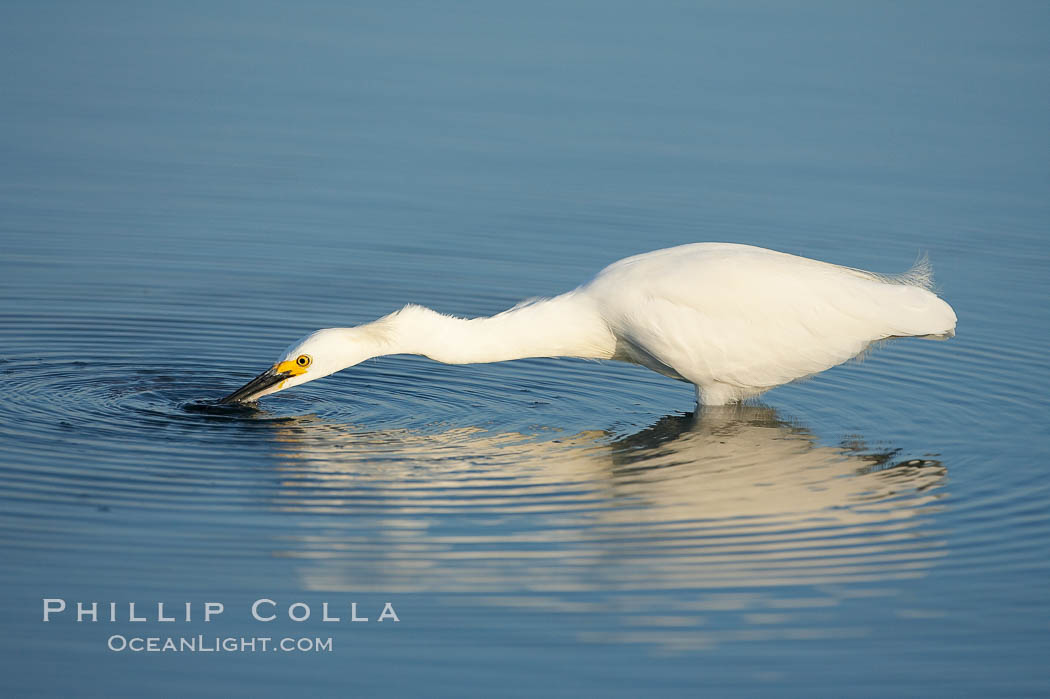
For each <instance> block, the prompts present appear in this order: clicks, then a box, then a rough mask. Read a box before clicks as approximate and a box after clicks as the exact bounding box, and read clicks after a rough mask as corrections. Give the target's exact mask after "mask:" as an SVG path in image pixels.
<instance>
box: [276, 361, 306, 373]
mask: <svg viewBox="0 0 1050 699" xmlns="http://www.w3.org/2000/svg"><path fill="white" fill-rule="evenodd" d="M273 369H274V371H276V372H277V373H278V374H284V373H288V374H291V375H292V376H299V375H300V374H305V373H306V367H304V366H299V365H298V364H296V362H295V360H294V359H289V360H288V361H286V362H281V363H280V364H278V365H277V366H275V367H274V368H273Z"/></svg>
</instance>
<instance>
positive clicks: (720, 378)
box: [221, 243, 956, 405]
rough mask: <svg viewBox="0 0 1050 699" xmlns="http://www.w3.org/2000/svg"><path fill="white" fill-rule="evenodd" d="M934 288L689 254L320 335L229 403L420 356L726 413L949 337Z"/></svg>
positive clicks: (709, 248)
mask: <svg viewBox="0 0 1050 699" xmlns="http://www.w3.org/2000/svg"><path fill="white" fill-rule="evenodd" d="M930 286H931V280H930V268H929V265H928V263H927V262H926V260H925V259H923V260H920V261H919V262H918V263H917V264H916V265H915V266H914V267H913V268H912V269H911V270H909V271H908V272H907V273H905V274H902V275H897V276H883V275H878V274H873V273H872V272H865V271H863V270H859V269H851V268H849V267H840V266H838V265H833V264H829V263H826V262H819V261H817V260H811V259H808V258H805V257H798V256H795V255H789V254H786V253H782V252H776V251H773V250H766V249H764V248H758V247H753V246H750V245H736V244H731V243H695V244H692V245H681V246H678V247H673V248H667V249H665V250H656V251H654V252H649V253H645V254H643V255H635V256H634V257H628V258H626V259H623V260H620V261H619V262H616V263H613V264H611V265H609V266H608V267H606V268H605V269H603V270H602V271H601V272H599V273H598V275H597V276H595V277H594V279H592V280H591V281H589V282H587V283H586V284H584V285H583V286H580V287H578V288H576V289H574V290H573V291H569V292H567V293H564V294H561V295H560V296H555V297H553V298H548V299H536V300H530V301H526V302H523V303H520V304H518V305H517V306H515V307H513V308H511V309H509V310H506V311H503V312H502V313H499V314H497V315H494V316H491V317H483V318H471V319H466V318H455V317H452V316H448V315H442V314H440V313H437V312H435V311H432V310H430V309H429V308H424V307H422V306H416V305H408V306H405V307H404V308H402V309H401V310H399V311H396V312H394V313H391V314H390V315H388V316H385V317H383V318H380V319H378V320H376V321H373V322H371V323H366V324H364V325H359V326H357V327H352V328H328V329H326V330H318V331H317V332H314V333H312V334H310V335H307V336H306V337H304V338H303V339H301V340H299V341H298V342H296V343H295V344H293V345H292V346H291V347H289V348H288V350H287V351H286V352H285V353H284V354H283V355H282V356H281V359H280V360H279V361H277V362H276V363H275V364H274V365H273V366H272V367H271V368H270V369H268V370H267V371H265V372H263V373H262V374H260V375H259V376H257V377H256V378H255V379H253V380H252V381H250V382H249V383H248V384H246V385H245V386H243V387H241V388H239V389H237V390H236V391H234V392H233V393H231V394H230V395H228V396H226V397H225V398H223V399H222V401H221V402H223V403H233V402H248V401H254V400H257V399H258V398H260V397H262V396H265V395H268V394H270V393H275V392H277V391H281V390H284V389H286V388H291V387H292V386H298V385H300V384H303V383H306V382H307V381H313V380H315V379H319V378H322V377H324V376H328V375H329V374H333V373H335V372H337V371H340V370H342V369H345V368H347V367H351V366H354V365H355V364H359V363H360V362H363V361H364V360H366V359H371V358H373V357H378V356H382V355H388V354H419V355H423V356H426V357H429V358H431V359H435V360H437V361H439V362H444V363H446V364H471V363H477V362H502V361H506V360H509V359H523V358H525V357H583V358H589V359H615V360H619V361H624V362H632V363H634V364H640V365H642V366H645V367H648V368H650V369H652V370H653V371H656V372H659V373H661V374H663V375H665V376H669V377H671V378H673V379H678V380H680V381H686V382H689V383H692V384H694V385H695V386H696V399H697V402H698V403H701V404H705V405H723V404H726V403H733V402H737V401H740V400H743V399H745V398H748V397H751V396H755V395H758V394H759V393H762V392H763V391H767V390H769V389H771V388H773V387H775V386H779V385H781V384H785V383H788V382H789V381H794V380H795V379H799V378H802V377H805V376H810V375H812V374H816V373H817V372H820V371H824V370H825V369H828V368H830V367H833V366H835V365H836V364H841V363H842V362H845V361H847V360H849V359H851V358H852V357H855V356H857V355H858V354H860V353H861V352H863V351H864V350H865V348H867V347H868V346H869V345H871V344H872V343H873V342H878V341H880V340H885V339H887V338H892V337H910V336H917V337H931V338H938V339H943V338H948V337H952V336H953V335H954V334H955V322H956V317H955V312H954V311H953V310H952V308H951V306H949V305H948V304H947V303H945V302H944V301H943V300H941V299H940V298H938V297H937V296H936V295H934V294H933V293H932V292H931V291H930V290H929V288H930Z"/></svg>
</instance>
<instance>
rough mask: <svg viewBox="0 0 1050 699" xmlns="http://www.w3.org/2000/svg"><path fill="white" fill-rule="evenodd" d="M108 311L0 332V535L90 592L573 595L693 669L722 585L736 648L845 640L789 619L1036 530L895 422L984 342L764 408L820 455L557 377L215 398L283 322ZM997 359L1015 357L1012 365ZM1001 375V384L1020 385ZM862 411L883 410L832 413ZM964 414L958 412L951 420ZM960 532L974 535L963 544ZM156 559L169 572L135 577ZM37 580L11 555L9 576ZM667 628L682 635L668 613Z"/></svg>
mask: <svg viewBox="0 0 1050 699" xmlns="http://www.w3.org/2000/svg"><path fill="white" fill-rule="evenodd" d="M57 288H58V289H59V290H60V291H61V287H60V286H59V287H57ZM39 293H40V295H41V296H42V297H45V298H46V297H47V295H48V293H55V289H54V288H51V289H43V288H41V289H39ZM100 297H101V298H95V299H81V300H77V301H72V302H69V303H68V304H67V306H66V307H65V308H63V309H59V308H58V307H57V306H56V307H55V308H53V309H52V310H51V311H50V312H45V313H43V314H40V315H36V316H30V315H28V314H21V313H6V314H2V315H0V333H2V334H3V336H4V337H5V338H6V344H5V353H4V355H3V356H2V357H0V378H2V380H3V384H4V387H5V401H4V402H3V404H2V405H0V441H2V442H3V443H4V445H5V448H6V450H7V453H8V458H7V459H6V460H5V462H4V465H3V467H2V470H0V474H2V476H3V478H4V480H5V485H6V488H5V491H4V494H3V496H2V497H3V499H4V502H5V506H4V509H3V514H2V515H0V533H2V534H3V536H4V537H5V539H6V540H7V541H8V544H7V545H8V547H9V548H10V549H11V550H15V551H23V552H27V553H28V552H50V554H51V555H61V556H62V557H63V559H64V560H69V561H76V566H77V568H78V570H80V571H81V572H82V573H85V574H88V575H89V576H90V577H92V578H93V579H96V580H98V581H106V580H114V581H115V580H117V579H122V578H121V576H125V575H126V572H127V571H126V569H125V568H124V567H122V566H119V565H118V566H115V567H114V566H113V565H112V557H113V556H117V555H119V557H120V558H121V559H126V560H128V561H137V563H135V564H134V565H135V567H136V569H137V573H136V576H135V580H136V581H137V584H138V585H140V586H142V585H149V586H153V587H155V588H156V589H158V590H161V591H163V590H169V589H180V587H181V586H186V585H193V584H198V583H199V581H200V576H201V575H202V574H203V576H204V579H205V580H208V579H212V578H215V577H216V576H219V577H221V579H222V580H223V584H225V585H232V586H234V587H235V588H236V589H239V590H244V591H249V590H252V589H254V587H255V586H257V585H258V581H259V580H270V581H274V580H278V581H281V584H282V585H284V586H286V587H288V588H290V589H299V590H304V591H310V592H317V593H324V592H346V593H351V592H356V593H360V592H375V593H387V594H391V593H429V594H446V593H447V594H460V593H470V594H473V595H480V596H482V598H483V599H484V600H486V601H485V602H484V603H485V604H489V605H506V606H513V607H523V608H530V607H531V606H534V605H544V606H546V607H548V608H550V607H553V608H558V607H560V606H563V605H564V606H566V607H567V608H573V606H574V605H576V604H578V603H579V602H578V600H579V596H580V595H581V594H583V595H588V596H589V597H588V599H589V602H588V604H592V605H597V607H596V608H620V607H622V606H623V605H624V604H628V606H631V607H632V608H634V609H636V610H637V613H638V616H637V617H631V619H632V620H631V621H630V622H629V623H630V628H627V627H621V626H617V625H614V626H613V627H609V628H606V629H604V630H601V631H592V632H589V634H588V635H585V636H586V637H587V638H589V639H590V640H593V641H597V642H617V643H618V642H642V643H658V644H660V645H664V646H668V647H684V648H689V647H702V646H705V645H710V644H712V643H719V642H723V641H728V640H733V639H734V638H735V637H734V636H733V635H732V634H728V635H726V634H722V635H719V634H714V635H712V634H711V632H709V631H705V632H701V631H700V630H699V627H700V626H702V624H701V622H700V617H699V616H698V615H700V614H703V615H705V616H710V615H711V614H712V613H713V612H712V609H711V608H710V606H709V604H708V603H701V602H698V599H700V598H698V595H700V596H701V597H704V598H706V596H709V595H719V594H725V593H726V591H733V595H735V597H734V600H735V601H734V602H733V604H732V605H731V607H732V609H733V610H734V611H733V613H734V614H740V615H743V618H744V621H743V622H742V623H743V624H744V625H745V626H746V627H753V628H752V631H753V633H752V634H751V635H750V636H748V635H744V636H739V638H752V639H761V638H780V637H785V635H786V636H788V637H790V636H798V637H805V636H807V635H813V634H816V635H818V636H819V635H821V634H832V635H842V634H845V635H849V634H851V633H855V632H856V631H857V630H856V629H845V628H840V627H838V626H835V625H832V626H833V627H834V628H830V627H829V628H824V627H823V624H824V622H822V621H821V616H820V612H819V611H818V612H811V611H808V610H810V609H811V608H812V609H817V610H819V609H823V608H825V607H827V606H829V605H831V606H834V605H837V604H839V603H841V602H843V600H846V599H849V598H850V597H851V596H852V595H853V594H855V592H856V591H857V590H858V589H859V590H867V591H868V593H870V592H871V591H872V589H873V588H874V589H876V590H887V589H889V588H888V587H887V586H890V585H895V584H901V583H902V582H903V581H908V580H915V579H917V578H922V577H923V576H927V575H929V574H931V573H932V572H933V571H935V570H941V571H944V570H964V569H966V568H967V567H969V566H972V565H975V564H979V565H991V564H999V563H1002V562H1004V561H1005V562H1007V563H1010V564H1013V565H1023V564H1024V563H1023V562H1024V561H1026V560H1033V557H1034V556H1035V555H1036V551H1035V550H1034V549H1033V548H1032V547H1031V546H1027V545H1025V544H1023V543H1019V544H1018V545H1017V546H1016V547H1015V548H1014V549H1013V551H1012V552H1011V553H1009V554H1005V553H1003V551H1002V549H1000V548H997V547H996V546H994V545H993V543H992V540H991V539H989V538H988V537H989V535H988V533H987V532H989V531H995V530H999V531H1003V530H1005V529H1007V528H1009V527H1010V526H1012V522H1013V521H1014V520H1016V519H1020V518H1025V517H1031V516H1032V515H1031V510H1030V507H1029V505H1028V504H1026V503H1027V502H1028V501H1027V500H1026V499H1025V498H1020V497H1017V495H1016V494H1017V493H1019V492H1020V491H1019V490H1015V489H1007V490H999V491H996V493H994V494H993V493H989V494H988V496H987V497H983V498H973V499H969V500H966V501H964V502H955V503H954V505H953V504H952V499H951V498H949V497H948V496H949V493H950V488H949V485H950V483H951V477H952V475H953V474H954V473H955V472H956V471H957V470H959V469H966V468H969V467H971V466H972V465H973V460H972V457H970V456H969V455H968V454H967V453H965V452H964V451H961V450H960V449H954V456H951V458H948V457H946V456H945V453H946V452H952V451H953V447H954V446H955V443H954V442H953V441H952V440H951V439H946V438H941V439H939V440H938V441H936V442H934V443H929V444H927V443H925V441H924V437H923V435H922V434H921V430H920V431H916V428H915V427H914V426H915V425H916V424H918V422H921V421H923V420H926V421H927V424H929V421H928V418H927V417H926V413H925V412H924V411H927V410H928V407H927V406H928V405H931V404H936V403H941V404H944V403H948V402H950V398H949V397H948V396H947V395H946V392H947V391H948V390H949V388H953V389H954V387H955V386H954V384H953V382H954V381H955V379H954V377H955V376H957V375H958V374H959V373H960V372H973V371H975V367H977V366H979V365H980V364H981V363H982V362H985V361H987V360H988V359H989V355H987V354H986V353H982V350H981V349H980V348H967V347H966V346H965V345H964V346H963V349H962V351H959V349H958V348H957V345H952V344H944V343H941V344H936V345H934V344H932V343H927V344H923V343H917V342H913V343H904V344H902V345H900V346H899V347H895V348H894V349H887V350H884V351H883V352H880V353H877V354H876V355H874V356H873V357H871V358H869V359H868V360H867V361H865V362H864V363H862V364H854V365H850V366H848V367H843V368H841V369H839V370H835V371H833V372H830V373H829V374H828V375H826V376H822V377H820V378H818V379H816V380H814V381H811V382H808V383H804V384H801V385H799V386H795V387H789V388H786V389H782V390H783V391H784V392H785V394H786V395H788V396H791V398H792V402H794V403H796V404H797V405H798V406H799V408H798V413H797V414H799V415H803V414H806V415H810V416H811V419H813V420H816V421H817V423H818V424H822V425H837V427H835V428H834V430H837V432H836V431H834V430H833V431H831V432H830V433H828V434H823V435H821V434H817V431H816V430H815V429H814V427H812V426H810V425H807V424H806V420H805V419H800V420H795V419H793V418H792V417H790V416H789V415H787V414H785V413H782V412H781V411H778V410H776V409H774V408H772V407H768V406H762V405H755V406H745V407H737V408H724V409H707V410H702V411H700V412H698V413H695V414H694V413H685V412H672V413H671V414H666V410H667V406H676V405H677V406H681V408H683V409H688V407H689V406H690V403H691V400H692V394H691V391H690V390H689V388H688V387H685V386H682V385H679V384H675V383H674V382H670V381H667V380H665V379H663V378H662V377H659V376H657V375H655V374H652V373H650V372H646V371H644V370H641V369H637V368H634V367H626V366H622V365H615V364H605V365H600V364H597V363H593V362H583V361H575V360H526V361H520V362H511V363H507V364H497V365H488V366H461V367H449V366H444V365H440V364H437V363H434V362H430V361H428V360H425V359H421V358H415V357H390V358H383V359H379V360H374V361H370V362H366V363H365V364H363V365H360V366H358V367H355V368H353V369H352V370H349V371H346V372H342V373H340V374H338V375H335V376H333V377H329V378H328V379H325V380H323V381H318V382H313V383H310V384H308V385H305V386H302V387H298V388H297V389H295V390H292V391H287V392H284V393H282V394H281V395H280V396H275V397H271V398H268V399H266V400H264V401H262V403H261V404H258V405H255V406H220V405H217V404H216V402H215V399H217V398H218V397H219V396H222V395H224V394H226V393H228V392H229V391H230V390H231V389H232V388H234V387H236V386H238V385H240V384H242V383H243V382H244V381H245V380H247V379H249V378H251V377H252V376H253V375H255V374H256V373H257V372H258V371H259V370H261V369H262V368H263V367H265V366H267V365H268V364H269V363H270V362H271V361H272V360H273V359H274V358H275V357H274V356H272V355H270V354H269V352H272V351H273V348H281V347H283V346H284V345H286V344H287V342H288V341H290V340H291V339H294V334H293V333H290V332H289V331H288V329H287V328H286V327H284V325H283V324H282V323H275V322H274V320H273V308H272V307H271V308H268V309H266V310H265V311H261V310H259V309H258V308H257V307H256V306H254V305H251V304H246V305H244V306H243V307H239V306H237V305H236V304H235V302H234V301H227V302H226V303H224V304H220V305H219V306H218V307H217V308H216V309H211V313H221V314H222V315H223V316H224V317H228V318H233V319H236V320H233V321H226V320H223V321H222V322H220V321H218V320H216V319H209V316H207V315H206V316H202V317H195V316H194V314H193V312H192V308H188V307H187V306H185V305H180V304H174V303H171V301H170V300H169V299H167V298H164V297H162V298H158V299H156V300H155V302H153V303H144V302H143V301H142V299H140V298H139V299H135V300H134V301H132V300H131V299H130V298H129V297H128V295H127V293H126V292H122V291H120V290H118V289H114V290H111V291H109V292H100ZM94 306H99V307H103V308H105V309H106V312H105V313H103V314H93V313H92V312H91V309H92V308H93V307H94ZM287 314H288V315H291V310H290V309H289V310H288V313H287ZM278 315H280V314H278ZM316 324H317V325H321V324H323V322H322V321H317V323H316ZM290 335H291V336H290ZM245 338H250V340H251V344H252V347H251V348H250V352H252V354H251V355H246V354H245V349H244V344H245V341H246V340H245ZM267 348H269V349H267ZM278 351H279V349H278ZM953 353H955V354H953ZM1010 353H1012V354H1010ZM1007 354H1008V355H1010V356H1015V357H1016V360H1017V361H1019V362H1025V361H1031V354H1030V352H1029V351H1028V350H1027V349H1025V348H1024V347H1023V346H1019V347H1014V348H1012V349H1010V350H1009V351H1008V352H1007ZM998 356H1000V357H1001V356H1006V355H1002V354H1000V355H998ZM953 357H957V359H955V360H954V361H956V362H957V363H956V364H955V365H954V366H953V364H952V359H951V358H953ZM946 358H947V359H946ZM991 375H993V376H996V377H1000V378H1001V379H1002V386H1003V390H1006V387H1007V385H1008V383H1009V381H1013V380H1014V378H1013V377H1012V376H1011V375H1009V374H1007V373H1006V372H1005V370H1004V369H1002V368H1001V367H994V368H992V370H991ZM865 390H867V391H871V392H873V393H874V392H877V391H881V392H882V395H883V400H881V401H878V402H873V403H871V404H868V403H863V402H857V401H850V399H849V397H850V396H851V395H856V394H859V393H861V392H863V391H865ZM973 390H975V389H974V388H973V387H967V386H963V387H961V391H960V393H959V395H961V396H967V395H968V392H969V391H973ZM916 391H919V392H921V393H922V395H921V396H918V395H917V394H916V393H915V392H916ZM777 395H778V394H773V397H774V398H775V397H776V396H777ZM894 395H901V396H905V398H904V400H898V401H894V400H892V399H888V400H887V399H886V398H887V397H890V398H892V396H894ZM829 406H834V408H830V407H829ZM902 410H903V411H906V412H909V411H910V412H911V414H912V415H911V417H910V418H908V419H904V420H902V419H900V412H899V411H902ZM1009 410H1010V408H1009V407H1004V411H1006V412H1008V411H1009ZM829 411H831V412H829ZM894 411H898V412H896V413H895V412H894ZM660 415H663V417H660ZM980 415H981V411H980V409H979V408H978V407H977V406H976V404H975V403H974V402H973V401H963V402H962V404H960V405H959V406H957V409H956V411H955V413H954V414H953V416H952V419H953V420H954V421H976V420H979V419H980ZM866 424H869V425H870V424H874V425H876V426H878V425H879V424H881V425H882V426H883V428H882V429H883V432H881V433H878V434H876V435H874V436H873V438H871V439H870V442H869V437H867V436H865V434H864V431H863V430H864V429H871V427H868V428H864V427H862V428H861V429H862V431H861V433H859V434H858V433H856V432H854V431H853V429H852V428H853V425H861V426H863V425H866ZM888 425H895V427H893V428H892V429H890V428H888V427H886V426H888ZM926 429H928V427H927V428H926ZM1009 478H1010V476H1009V475H1007V476H1004V479H1003V480H1002V481H1001V484H1002V482H1005V480H1007V479H1009ZM1017 487H1021V486H1020V484H1018V485H1017ZM1024 487H1027V488H1029V489H1031V488H1037V489H1038V488H1044V487H1045V486H1043V485H1042V484H1041V483H1033V482H1031V481H1028V482H1027V483H1026V485H1025V486H1024ZM952 508H954V509H952ZM949 511H951V512H952V514H953V516H954V518H955V519H954V521H955V522H956V523H958V522H966V523H969V522H973V523H975V524H974V528H973V531H972V533H970V534H969V535H967V536H965V537H961V538H960V537H959V536H956V537H955V538H954V542H953V539H952V537H951V536H949V534H948V530H949V529H950V527H947V526H946V524H945V522H944V517H945V516H946V513H948V512H949ZM996 517H999V518H1000V519H995V518H996ZM989 518H991V519H993V520H994V522H990V521H989ZM977 522H981V524H980V526H977V524H976V523H977ZM979 529H980V530H981V531H983V532H984V533H983V534H981V535H978V534H977V533H976V532H977V531H978V530H979ZM158 552H161V553H158ZM161 559H163V560H165V561H173V560H174V561H180V564H179V565H178V566H175V567H171V566H169V565H153V563H151V561H152V562H158V561H160V560H161ZM101 561H108V563H106V564H104V565H103V564H102V563H101ZM234 561H235V562H236V565H233V566H230V565H224V564H223V563H222V562H234ZM38 565H40V564H39V562H38V559H37V557H36V555H35V554H34V555H26V556H17V555H16V556H13V557H12V560H11V563H10V565H9V566H8V568H7V570H8V573H7V574H8V575H9V576H10V575H19V571H21V573H23V574H30V575H31V574H32V572H33V571H34V570H37V568H36V566H38ZM202 571H203V573H202ZM683 591H686V592H685V594H683ZM780 591H783V592H780ZM643 593H644V594H643ZM639 594H643V596H642V597H640V598H634V597H632V596H633V595H639ZM625 600H629V601H628V602H625ZM785 607H789V608H791V609H792V611H791V612H790V613H788V614H786V615H784V614H781V613H780V612H776V611H771V610H777V609H781V608H785ZM645 610H649V611H650V612H652V613H649V614H646V613H644V612H645ZM657 610H658V611H659V614H656V613H655V612H656V611H657ZM670 618H674V619H676V620H677V621H676V622H675V623H674V624H673V626H674V627H675V628H674V633H668V630H667V629H666V628H663V627H662V626H661V624H662V622H661V621H659V620H660V619H664V620H667V619H670ZM625 623H627V622H625Z"/></svg>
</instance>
